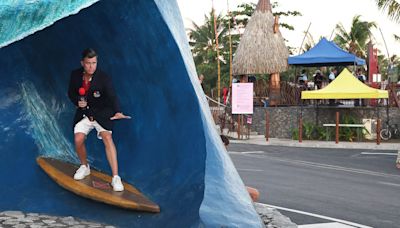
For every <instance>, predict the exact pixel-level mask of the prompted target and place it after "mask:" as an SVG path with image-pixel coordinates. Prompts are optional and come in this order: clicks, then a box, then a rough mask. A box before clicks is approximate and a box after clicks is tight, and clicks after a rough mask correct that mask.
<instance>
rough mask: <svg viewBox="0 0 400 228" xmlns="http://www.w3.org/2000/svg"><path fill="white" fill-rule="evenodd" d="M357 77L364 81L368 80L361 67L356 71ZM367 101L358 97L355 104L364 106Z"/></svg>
mask: <svg viewBox="0 0 400 228" xmlns="http://www.w3.org/2000/svg"><path fill="white" fill-rule="evenodd" d="M356 76H357V79H358V80H359V81H360V82H362V83H365V82H366V81H367V77H365V75H364V74H363V72H362V70H361V68H358V69H357V73H356ZM364 103H365V101H364V100H363V99H356V100H355V101H354V105H355V106H359V105H360V104H361V106H364Z"/></svg>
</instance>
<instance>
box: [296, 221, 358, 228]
mask: <svg viewBox="0 0 400 228" xmlns="http://www.w3.org/2000/svg"><path fill="white" fill-rule="evenodd" d="M298 228H354V226H348V225H345V224H342V223H337V222H331V223H318V224H308V225H300V226H298Z"/></svg>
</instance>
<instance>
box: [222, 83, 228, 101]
mask: <svg viewBox="0 0 400 228" xmlns="http://www.w3.org/2000/svg"><path fill="white" fill-rule="evenodd" d="M228 93H229V89H228V88H226V87H224V88H222V98H223V99H224V105H226V102H227V99H228Z"/></svg>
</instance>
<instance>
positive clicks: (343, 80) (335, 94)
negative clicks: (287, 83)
mask: <svg viewBox="0 0 400 228" xmlns="http://www.w3.org/2000/svg"><path fill="white" fill-rule="evenodd" d="M388 97H389V94H388V91H387V90H380V89H374V88H371V87H369V86H367V85H366V84H364V83H362V82H361V81H359V80H358V79H357V78H356V77H354V75H353V74H351V73H350V71H349V70H348V69H347V68H345V69H344V70H343V71H342V73H340V74H339V76H337V78H336V79H335V80H333V82H331V83H330V84H329V85H328V86H326V87H325V88H323V89H319V90H313V91H303V92H301V99H361V98H367V99H372V98H388Z"/></svg>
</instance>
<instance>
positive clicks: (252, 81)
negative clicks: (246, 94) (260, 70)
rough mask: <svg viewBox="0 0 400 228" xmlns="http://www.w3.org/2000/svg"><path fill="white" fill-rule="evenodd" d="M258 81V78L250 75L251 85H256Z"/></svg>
mask: <svg viewBox="0 0 400 228" xmlns="http://www.w3.org/2000/svg"><path fill="white" fill-rule="evenodd" d="M256 81H257V78H256V76H254V75H250V76H249V78H248V82H250V83H255V82H256Z"/></svg>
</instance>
